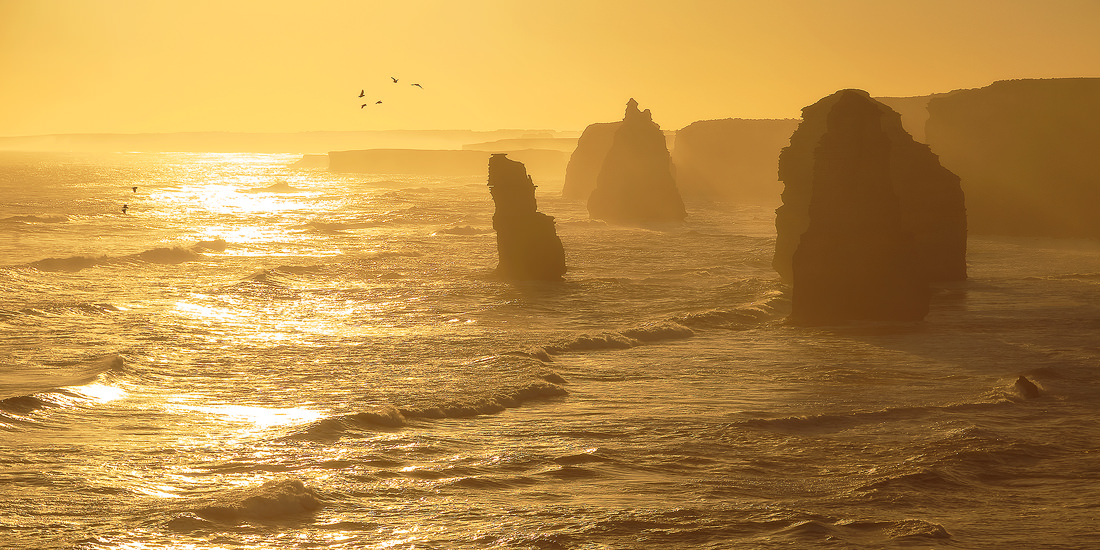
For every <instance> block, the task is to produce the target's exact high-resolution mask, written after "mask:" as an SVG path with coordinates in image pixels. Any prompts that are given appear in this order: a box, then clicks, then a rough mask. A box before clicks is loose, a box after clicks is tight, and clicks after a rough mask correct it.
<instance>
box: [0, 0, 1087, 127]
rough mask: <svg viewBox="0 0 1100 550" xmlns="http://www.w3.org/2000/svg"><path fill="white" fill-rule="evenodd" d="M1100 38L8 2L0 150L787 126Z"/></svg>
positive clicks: (844, 11) (734, 22)
mask: <svg viewBox="0 0 1100 550" xmlns="http://www.w3.org/2000/svg"><path fill="white" fill-rule="evenodd" d="M1098 27H1100V0H1043V1H1038V0H927V1H917V0H878V1H869V0H829V1H820V0H768V1H764V0H727V1H720V0H709V1H708V0H678V1H675V2H673V1H670V0H661V1H650V0H635V1H630V2H627V1H620V0H543V1H536V0H514V1H511V0H461V1H458V0H393V1H391V0H362V1H354V2H353V1H342V2H338V1H329V0H309V1H290V0H263V1H233V0H219V1H206V0H186V1H177V0H0V136H20V135H39V134H56V133H142V132H179V131H186V132H190V131H239V132H297V131H314V130H392V129H459V128H467V129H474V130H491V129H499V128H530V129H557V130H581V129H583V128H584V127H585V126H586V125H588V124H590V123H592V122H606V121H612V120H618V119H620V118H621V117H622V111H623V108H624V105H625V103H626V101H627V99H628V98H630V97H634V98H635V99H637V100H638V102H639V103H640V104H641V107H642V108H649V109H651V110H652V112H653V116H654V120H655V121H656V122H657V123H659V124H660V125H661V127H662V128H665V129H677V128H680V127H683V126H686V125H687V124H690V123H691V122H693V121H696V120H706V119H716V118H729V117H740V118H795V117H798V116H799V112H800V109H801V108H802V107H804V106H806V105H809V104H811V103H813V102H814V101H816V100H817V99H820V98H821V97H824V96H826V95H829V94H830V93H832V92H835V91H836V90H838V89H841V88H861V89H864V90H867V91H868V92H870V93H871V94H872V95H875V96H907V95H922V94H928V93H936V92H944V91H949V90H953V89H959V88H974V87H980V86H985V85H987V84H990V83H991V82H994V81H996V80H1003V79H1012V78H1055V77H1075V76H1091V77H1095V76H1100V33H1097V32H1096V29H1097V28H1098ZM391 77H396V78H398V82H397V83H394V82H392V80H391ZM412 83H418V84H421V85H422V86H423V88H416V87H413V86H411V84H412ZM360 90H364V92H365V97H363V98H362V99H360V98H359V97H357V96H358V95H359V92H360ZM378 100H381V101H382V104H376V103H375V101H378ZM363 103H367V106H366V107H361V105H362V104H363Z"/></svg>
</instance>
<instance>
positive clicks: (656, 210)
mask: <svg viewBox="0 0 1100 550" xmlns="http://www.w3.org/2000/svg"><path fill="white" fill-rule="evenodd" d="M588 214H589V216H590V217H592V218H593V219H597V220H605V221H607V222H610V223H615V224H622V225H658V224H665V223H670V222H672V223H679V222H681V221H683V220H684V218H685V217H686V216H687V212H686V211H685V210H684V201H683V200H682V199H681V198H680V192H679V191H678V190H677V189H676V182H675V180H674V179H673V178H672V170H671V163H670V162H669V154H668V147H667V146H666V145H665V137H664V134H662V133H661V128H660V127H659V126H657V124H655V123H654V122H653V117H652V115H651V114H650V112H649V109H646V110H645V111H639V110H638V102H637V101H634V100H633V99H631V100H630V101H629V102H628V103H627V104H626V116H625V117H624V118H623V121H622V124H621V125H620V126H619V128H618V129H617V130H615V138H614V140H613V142H612V144H611V148H610V149H609V150H608V151H607V157H606V158H605V159H604V162H603V167H602V168H601V169H600V175H599V177H598V178H597V179H596V189H594V190H593V191H592V194H591V196H589V198H588Z"/></svg>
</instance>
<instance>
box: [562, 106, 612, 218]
mask: <svg viewBox="0 0 1100 550" xmlns="http://www.w3.org/2000/svg"><path fill="white" fill-rule="evenodd" d="M621 124H622V123H621V122H597V123H595V124H589V125H588V127H587V128H585V129H584V132H581V137H580V138H578V139H577V146H576V148H574V149H573V153H572V154H571V155H569V164H567V165H566V167H565V184H564V185H563V186H562V188H561V196H562V197H563V198H566V199H575V200H583V201H586V200H588V197H589V196H590V195H591V194H592V190H593V189H595V188H596V178H597V177H599V175H600V168H602V167H603V161H604V159H605V158H607V152H608V151H610V150H611V142H612V141H613V140H614V139H615V131H616V130H618V129H619V126H620V125H621Z"/></svg>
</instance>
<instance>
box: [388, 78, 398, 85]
mask: <svg viewBox="0 0 1100 550" xmlns="http://www.w3.org/2000/svg"><path fill="white" fill-rule="evenodd" d="M390 79H392V80H393V83H394V84H397V79H396V78H394V77H392V76H391V77H390Z"/></svg>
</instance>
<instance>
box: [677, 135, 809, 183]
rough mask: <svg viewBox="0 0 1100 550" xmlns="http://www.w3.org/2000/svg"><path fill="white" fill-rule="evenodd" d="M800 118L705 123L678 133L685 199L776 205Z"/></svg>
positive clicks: (680, 180)
mask: <svg viewBox="0 0 1100 550" xmlns="http://www.w3.org/2000/svg"><path fill="white" fill-rule="evenodd" d="M798 122H799V121H798V120H797V119H779V120H767V119H741V118H727V119H721V120H700V121H697V122H693V123H691V124H689V125H687V126H685V127H683V128H682V129H680V130H678V131H677V132H676V144H675V147H674V148H673V149H672V164H673V165H674V166H675V167H676V187H677V188H678V189H679V190H680V194H681V195H682V196H683V197H684V198H685V199H699V200H710V201H731V202H751V203H755V204H768V205H775V204H776V203H778V202H779V194H780V192H781V191H782V185H781V184H780V183H779V178H778V177H777V176H776V173H777V171H778V165H779V151H780V150H782V149H783V147H785V146H786V145H787V144H788V143H789V142H790V138H791V134H792V133H794V130H795V128H797V127H798Z"/></svg>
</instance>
